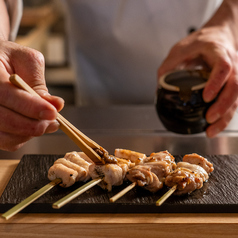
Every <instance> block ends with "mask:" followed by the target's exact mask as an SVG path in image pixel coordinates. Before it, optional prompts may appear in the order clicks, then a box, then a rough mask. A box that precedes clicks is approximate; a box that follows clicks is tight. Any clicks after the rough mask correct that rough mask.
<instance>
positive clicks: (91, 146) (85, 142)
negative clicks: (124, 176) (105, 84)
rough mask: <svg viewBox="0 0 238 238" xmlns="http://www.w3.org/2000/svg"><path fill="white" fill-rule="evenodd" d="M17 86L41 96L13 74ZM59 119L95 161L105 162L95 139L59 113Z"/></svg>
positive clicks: (64, 129) (12, 79)
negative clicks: (97, 150) (98, 151)
mask: <svg viewBox="0 0 238 238" xmlns="http://www.w3.org/2000/svg"><path fill="white" fill-rule="evenodd" d="M9 80H10V82H11V83H12V84H14V85H15V86H17V87H19V88H21V89H24V90H25V91H27V92H29V93H30V94H32V95H34V96H38V97H40V95H39V94H37V93H36V92H35V91H34V90H33V89H32V88H31V87H30V86H29V85H28V84H27V83H26V82H25V81H24V80H23V79H22V78H21V77H19V76H18V75H17V74H12V75H11V76H10V78H9ZM57 121H58V122H59V123H60V129H61V130H62V131H63V132H64V133H65V134H66V135H67V136H68V137H69V138H70V139H71V140H73V142H74V143H75V144H76V145H77V146H78V147H79V148H80V149H81V150H82V151H83V152H84V153H85V154H86V155H87V156H88V157H89V158H90V159H91V160H92V161H93V162H95V163H105V162H104V160H103V159H102V158H101V157H100V155H99V154H98V153H97V152H96V151H95V149H99V150H103V151H105V149H103V148H102V147H101V146H99V145H98V144H97V143H96V142H95V141H93V140H91V139H90V138H89V137H87V136H86V135H84V134H83V133H82V132H81V131H80V130H78V129H77V128H76V127H75V126H73V125H72V124H71V123H70V122H69V121H68V120H66V119H65V118H64V117H63V116H62V115H60V114H59V113H58V115H57Z"/></svg>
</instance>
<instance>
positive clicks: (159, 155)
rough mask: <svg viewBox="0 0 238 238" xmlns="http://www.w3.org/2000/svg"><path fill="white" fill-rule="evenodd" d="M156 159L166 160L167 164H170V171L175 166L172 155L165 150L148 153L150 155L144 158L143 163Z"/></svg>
mask: <svg viewBox="0 0 238 238" xmlns="http://www.w3.org/2000/svg"><path fill="white" fill-rule="evenodd" d="M156 161H166V162H167V163H168V164H170V170H171V171H172V170H174V169H175V168H176V163H175V161H174V157H173V156H172V155H171V154H170V153H169V152H168V151H167V150H165V151H160V152H157V153H152V154H150V156H149V157H147V158H146V159H145V160H144V163H148V162H156Z"/></svg>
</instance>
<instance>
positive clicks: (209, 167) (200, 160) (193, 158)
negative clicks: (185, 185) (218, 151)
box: [183, 153, 214, 174]
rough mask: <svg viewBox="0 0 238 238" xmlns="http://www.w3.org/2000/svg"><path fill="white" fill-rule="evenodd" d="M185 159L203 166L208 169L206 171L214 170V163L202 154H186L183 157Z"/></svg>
mask: <svg viewBox="0 0 238 238" xmlns="http://www.w3.org/2000/svg"><path fill="white" fill-rule="evenodd" d="M183 161H184V162H188V163H190V164H196V165H199V166H201V167H202V168H204V169H205V170H206V172H207V173H208V174H209V173H211V172H212V171H213V170H214V168H213V164H212V163H210V162H209V161H208V160H207V159H206V158H204V157H202V156H201V155H198V154H196V153H192V154H187V155H185V156H184V157H183Z"/></svg>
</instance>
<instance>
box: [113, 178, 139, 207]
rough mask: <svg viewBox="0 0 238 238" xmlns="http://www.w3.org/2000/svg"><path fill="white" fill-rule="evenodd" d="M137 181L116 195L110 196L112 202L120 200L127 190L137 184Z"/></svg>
mask: <svg viewBox="0 0 238 238" xmlns="http://www.w3.org/2000/svg"><path fill="white" fill-rule="evenodd" d="M136 184H137V183H136V182H134V183H132V184H130V185H129V186H127V187H126V188H124V189H123V190H122V191H120V192H119V193H117V194H116V195H114V196H113V197H111V198H110V202H115V201H116V200H118V199H119V198H121V197H122V196H123V195H125V194H126V193H127V192H129V191H130V190H131V189H133V188H134V187H135V186H136Z"/></svg>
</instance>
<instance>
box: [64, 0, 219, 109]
mask: <svg viewBox="0 0 238 238" xmlns="http://www.w3.org/2000/svg"><path fill="white" fill-rule="evenodd" d="M220 2H221V1H219V0H217V1H216V0H197V1H193V0H97V1H96V0H80V1H78V0H67V1H65V2H64V4H65V5H64V7H65V10H66V12H67V16H68V23H69V24H68V29H69V36H70V38H69V43H70V52H71V59H72V65H73V67H74V69H75V71H76V75H77V80H76V81H77V84H76V87H77V101H78V105H87V104H94V105H107V104H125V103H126V104H135V103H153V100H154V95H155V90H156V82H157V69H158V67H159V65H160V64H161V62H162V61H163V59H164V58H165V57H166V55H167V54H168V52H169V50H170V48H171V47H172V46H173V45H174V44H175V43H176V42H177V41H179V40H180V39H182V38H183V37H185V36H186V35H187V34H189V31H190V30H191V29H198V28H199V27H201V26H202V24H204V23H205V22H206V21H207V20H208V19H209V18H210V17H211V15H212V13H213V12H214V11H215V9H216V7H218V4H219V3H220Z"/></svg>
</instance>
